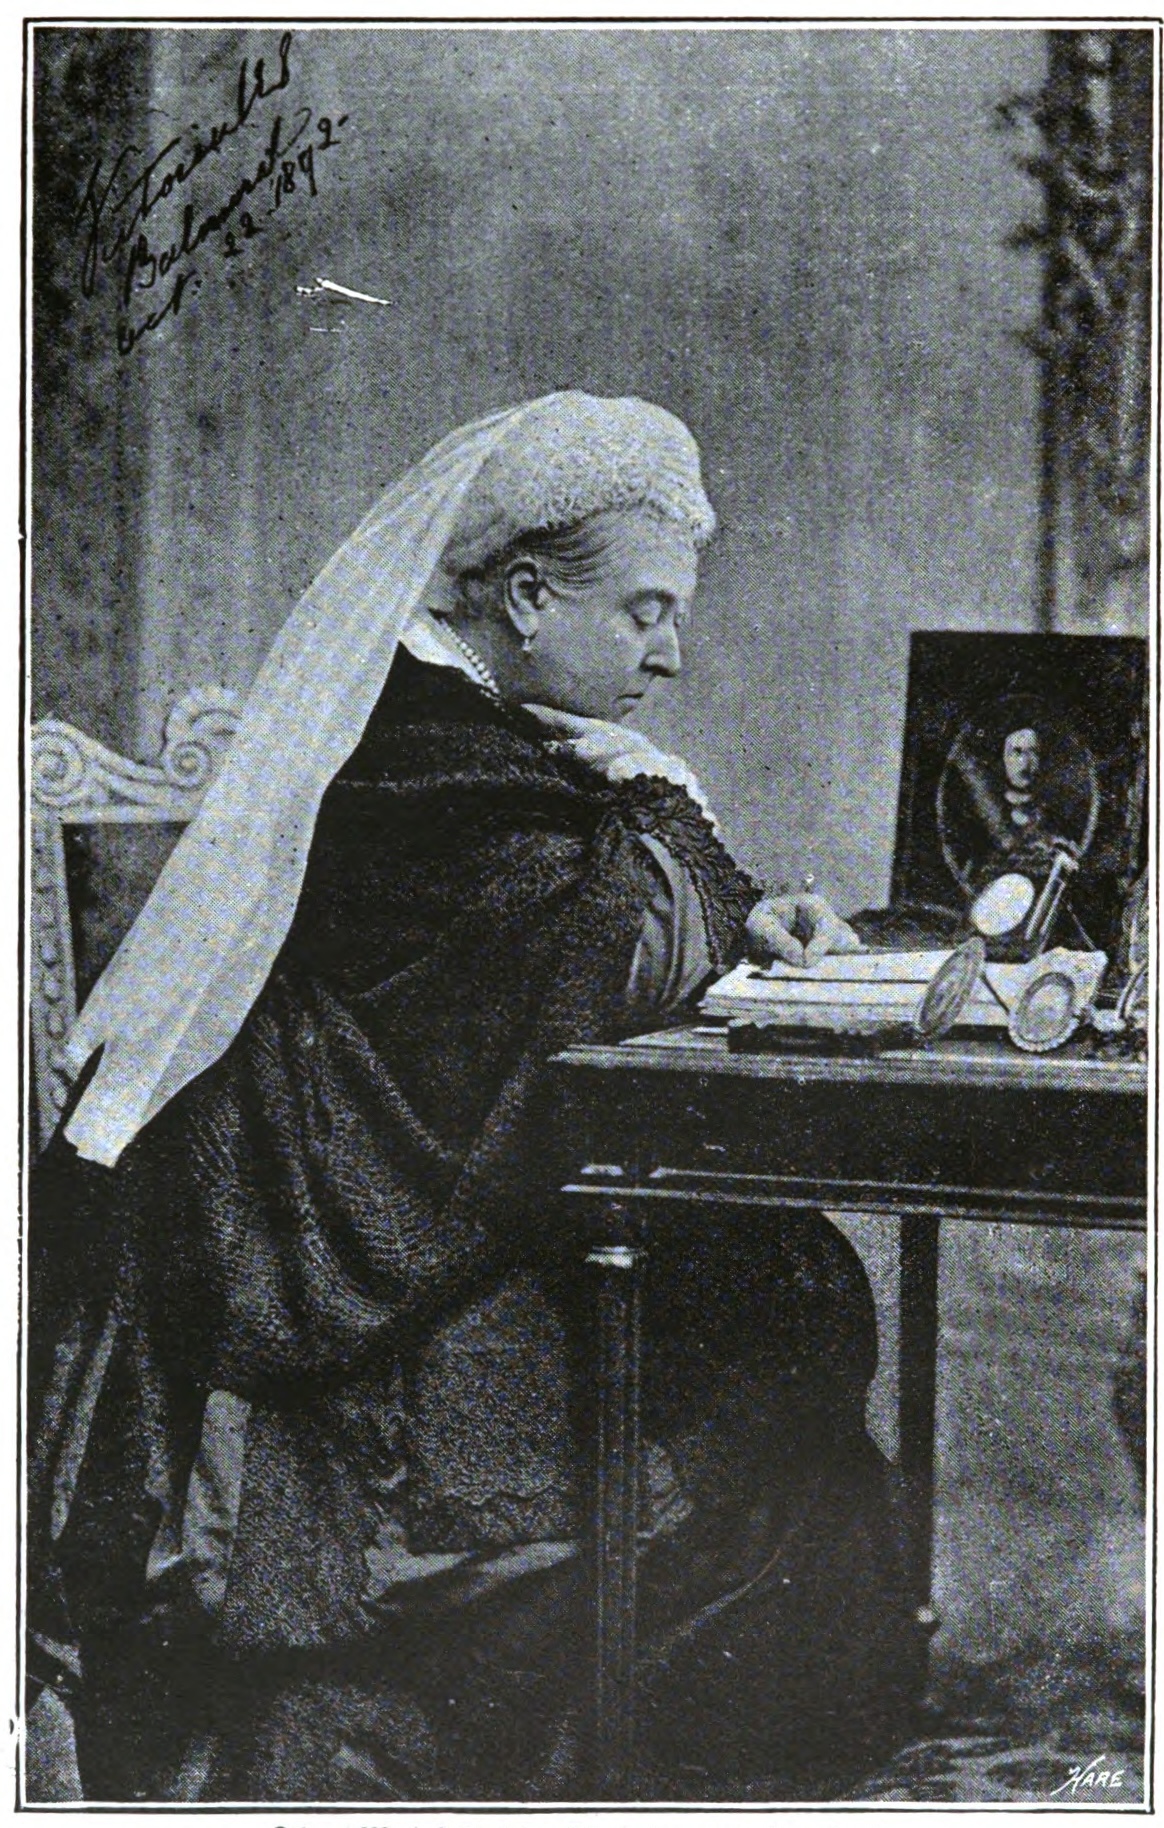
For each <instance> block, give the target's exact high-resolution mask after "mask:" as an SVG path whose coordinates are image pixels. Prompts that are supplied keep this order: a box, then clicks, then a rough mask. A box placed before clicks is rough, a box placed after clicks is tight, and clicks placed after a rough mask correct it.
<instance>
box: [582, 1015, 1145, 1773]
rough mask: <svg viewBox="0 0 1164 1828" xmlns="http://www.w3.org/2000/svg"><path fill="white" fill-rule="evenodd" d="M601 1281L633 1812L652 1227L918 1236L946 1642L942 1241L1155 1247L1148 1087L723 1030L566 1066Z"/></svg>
mask: <svg viewBox="0 0 1164 1828" xmlns="http://www.w3.org/2000/svg"><path fill="white" fill-rule="evenodd" d="M552 1064H553V1070H554V1072H555V1074H556V1076H557V1079H558V1083H559V1091H560V1093H561V1111H562V1118H561V1121H562V1122H563V1123H564V1124H565V1125H566V1126H567V1128H566V1135H567V1137H568V1139H569V1145H570V1152H571V1155H572V1156H573V1159H574V1160H575V1161H576V1162H577V1164H578V1167H577V1172H576V1175H575V1177H574V1178H573V1179H572V1180H571V1181H570V1182H569V1183H568V1185H567V1186H566V1187H565V1189H564V1194H565V1198H566V1200H567V1202H568V1203H569V1204H570V1205H571V1206H572V1207H573V1208H574V1209H576V1210H580V1211H581V1214H582V1217H583V1219H584V1222H585V1224H586V1229H587V1236H588V1238H589V1239H590V1240H591V1248H590V1252H589V1257H588V1259H587V1260H588V1262H589V1263H590V1264H591V1265H592V1266H593V1269H594V1270H595V1272H596V1273H597V1276H598V1281H599V1287H598V1315H599V1323H598V1359H599V1363H598V1372H599V1414H598V1424H599V1441H598V1501H597V1584H598V1621H597V1623H598V1714H597V1734H598V1744H597V1758H598V1765H599V1781H600V1783H601V1784H602V1786H603V1790H604V1793H605V1794H606V1795H607V1796H609V1797H617V1796H619V1795H625V1794H626V1790H625V1785H626V1783H627V1781H628V1773H629V1770H630V1757H631V1749H632V1742H633V1731H634V1632H635V1532H636V1527H637V1502H636V1500H637V1487H638V1453H639V1440H638V1383H639V1277H640V1273H641V1267H642V1259H643V1256H644V1249H645V1246H646V1245H647V1244H648V1243H649V1238H650V1233H651V1226H652V1222H655V1223H660V1222H662V1223H666V1221H667V1215H668V1211H671V1212H672V1213H673V1212H674V1211H675V1203H676V1202H678V1203H680V1205H681V1207H682V1208H683V1209H684V1210H687V1211H690V1210H691V1209H692V1208H696V1209H697V1208H698V1207H699V1205H700V1204H705V1205H712V1204H715V1205H720V1206H722V1205H723V1204H728V1205H738V1206H742V1207H744V1208H747V1209H748V1211H749V1213H750V1214H754V1217H755V1222H756V1225H757V1227H759V1226H760V1225H762V1224H763V1223H764V1221H765V1218H766V1219H767V1221H768V1222H769V1223H771V1224H773V1225H778V1224H779V1219H780V1213H781V1211H783V1210H789V1209H792V1210H796V1209H804V1208H806V1207H809V1208H823V1209H825V1210H832V1211H835V1212H856V1213H882V1214H897V1215H900V1217H901V1221H902V1225H901V1244H900V1294H901V1330H900V1361H899V1382H898V1403H899V1440H900V1454H901V1467H902V1472H903V1474H904V1476H905V1479H906V1482H907V1488H908V1490H909V1493H910V1498H911V1506H912V1549H911V1563H912V1565H911V1579H912V1590H913V1594H914V1598H915V1602H916V1608H917V1618H918V1622H919V1626H920V1627H921V1628H922V1629H923V1630H924V1629H925V1628H926V1627H927V1626H931V1625H932V1623H933V1614H932V1612H931V1611H930V1561H931V1554H932V1539H933V1490H934V1484H933V1476H934V1399H935V1384H936V1367H937V1329H938V1301H937V1291H938V1282H937V1275H938V1231H939V1225H940V1223H941V1221H942V1220H943V1219H945V1220H947V1221H948V1222H953V1223H961V1222H964V1221H973V1220H982V1219H992V1220H1003V1221H1006V1222H1008V1223H1013V1224H1026V1225H1052V1226H1075V1227H1101V1228H1107V1229H1117V1230H1128V1231H1140V1230H1143V1229H1144V1228H1145V1225H1146V1214H1147V1073H1146V1070H1145V1068H1144V1067H1142V1066H1139V1065H1136V1064H1132V1063H1127V1064H1125V1063H1122V1062H1111V1061H1099V1060H1087V1059H1083V1058H1079V1057H1071V1056H1070V1054H1069V1052H1068V1051H1066V1050H1065V1051H1064V1052H1062V1053H1059V1054H1055V1055H1050V1056H1035V1055H1029V1054H1022V1053H1019V1052H1018V1051H1017V1050H1016V1049H1014V1048H1012V1047H1010V1046H1009V1044H1008V1043H1006V1042H1003V1041H998V1040H992V1041H972V1042H966V1043H961V1042H959V1043H953V1042H945V1043H938V1044H936V1045H934V1046H931V1047H930V1048H927V1049H925V1050H918V1051H909V1052H905V1051H901V1052H891V1053H885V1054H882V1055H880V1056H878V1057H877V1058H874V1059H861V1060H858V1059H838V1058H819V1057H806V1056H803V1055H800V1056H797V1055H775V1054H733V1053H729V1051H728V1047H727V1036H726V1031H725V1030H723V1029H718V1030H717V1029H715V1028H698V1027H696V1028H683V1029H672V1030H669V1031H666V1032H664V1033H661V1034H657V1035H647V1036H640V1037H637V1038H636V1039H634V1040H632V1041H625V1042H623V1043H621V1044H620V1045H619V1046H614V1047H575V1048H570V1049H569V1050H568V1051H567V1052H565V1053H563V1054H560V1055H558V1056H557V1058H556V1059H555V1061H554V1062H553V1063H552Z"/></svg>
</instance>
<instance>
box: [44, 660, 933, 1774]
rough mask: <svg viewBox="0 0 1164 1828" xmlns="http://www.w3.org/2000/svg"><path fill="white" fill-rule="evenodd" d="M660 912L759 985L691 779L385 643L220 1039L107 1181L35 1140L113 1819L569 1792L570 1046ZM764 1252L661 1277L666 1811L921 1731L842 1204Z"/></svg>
mask: <svg viewBox="0 0 1164 1828" xmlns="http://www.w3.org/2000/svg"><path fill="white" fill-rule="evenodd" d="M668 895H670V897H671V899H672V901H674V900H675V898H676V896H678V899H679V900H683V899H684V897H685V898H686V902H687V904H688V906H689V907H694V908H695V909H696V910H697V915H696V918H697V921H698V923H701V928H702V930H701V933H700V935H699V941H700V943H701V944H702V946H703V948H704V949H705V954H706V963H707V965H708V967H709V969H710V970H713V971H720V970H723V969H726V968H727V967H728V966H729V965H730V964H732V963H733V962H735V960H736V959H737V958H738V956H739V954H740V949H741V935H742V928H743V922H744V919H745V916H746V914H747V911H748V909H749V908H750V906H751V905H752V903H753V902H754V901H755V899H756V896H757V890H756V888H755V885H754V884H753V883H751V882H750V881H749V880H748V879H747V878H746V877H745V876H744V875H743V874H742V873H741V872H740V871H739V870H738V869H737V867H736V866H735V864H734V863H733V862H732V860H731V859H730V857H729V856H728V855H727V853H726V851H725V850H724V849H723V847H722V845H721V844H720V843H719V841H718V839H717V838H716V837H715V836H714V835H713V832H712V829H711V827H710V826H709V825H708V823H707V822H706V820H705V819H704V818H703V816H702V815H701V813H700V812H699V810H698V809H697V808H696V807H695V805H694V804H693V802H692V801H691V800H690V799H689V798H688V797H687V795H686V794H685V793H684V792H683V791H682V790H681V789H679V788H676V787H673V786H671V785H670V784H669V783H665V782H662V781H658V780H654V779H637V780H634V781H630V782H626V783H621V784H618V785H612V784H610V783H608V782H606V781H605V780H602V779H600V778H599V777H598V776H597V775H596V774H595V773H593V772H592V771H591V770H588V769H586V768H584V767H583V766H582V765H581V764H579V763H578V762H576V761H575V760H573V759H572V758H571V757H569V756H563V755H559V754H557V753H556V752H555V751H554V749H553V747H552V746H551V745H550V744H548V743H547V742H546V740H545V737H544V733H543V732H542V731H541V729H540V727H539V726H538V725H536V724H535V723H534V722H533V721H532V720H531V719H530V718H529V717H528V716H527V715H526V714H525V713H522V712H519V711H514V710H511V709H508V708H505V707H502V706H500V705H499V704H497V703H496V702H495V701H493V700H492V699H491V698H490V697H489V696H488V695H486V694H485V693H483V692H482V691H481V690H480V689H478V688H477V687H476V686H475V685H474V684H472V683H471V682H470V681H468V680H467V679H465V678H463V677H462V676H461V675H460V674H458V673H455V672H453V671H452V670H450V669H445V668H434V667H429V666H424V665H422V664H420V663H419V662H418V661H416V660H414V659H412V658H411V656H409V655H408V654H407V653H405V652H403V651H402V652H400V653H399V654H398V656H397V659H396V661H395V663H394V665H393V668H392V672H391V675H390V678H389V681H388V684H387V686H386V687H385V690H384V693H383V695H382V697H381V700H380V703H379V705H378V707H377V709H376V711H375V713H374V714H373V717H372V719H371V720H370V722H369V725H368V728H367V731H366V733H365V735H364V737H363V739H362V740H361V743H360V745H359V747H358V749H357V750H356V751H355V753H354V755H353V756H352V758H351V760H350V761H349V763H348V764H347V765H346V766H345V768H344V769H343V771H342V772H341V774H340V775H339V777H338V778H337V779H336V781H335V782H334V783H333V784H332V786H331V788H330V789H329V791H328V793H327V795H326V798H325V801H324V804H323V808H322V811H321V814H320V818H319V821H318V826H317V830H316V835H315V840H314V844H313V848H312V853H311V857H310V862H309V865H308V871H307V877H306V881H305V885H304V889H303V893H302V896H301V900H300V904H299V907H298V911H297V914H296V918H295V921H294V924H293V926H292V929H291V932H290V934H289V936H288V938H287V941H286V943H285V945H284V947H283V950H282V952H281V954H280V957H279V959H278V961H277V963H276V966H275V968H274V970H273V972H272V975H271V977H270V979H269V981H268V984H267V986H266V988H265V989H264V991H263V993H262V995H261V996H260V998H259V999H258V1001H257V1003H256V1004H255V1007H254V1009H253V1010H252V1012H251V1014H250V1016H249V1017H248V1019H247V1021H246V1023H245V1024H244V1026H243V1028H242V1030H241V1031H240V1033H239V1035H238V1037H237V1038H236V1040H235V1041H234V1043H233V1044H232V1046H231V1047H230V1049H229V1051H228V1052H227V1053H226V1054H225V1055H224V1056H223V1058H222V1059H221V1060H220V1061H219V1062H218V1063H217V1064H216V1065H215V1066H213V1067H211V1068H210V1069H209V1070H208V1071H206V1072H205V1073H203V1074H202V1075H201V1076H200V1077H199V1078H198V1079H196V1080H195V1081H194V1082H193V1083H192V1084H191V1085H190V1086H188V1087H187V1089H186V1090H185V1091H184V1092H183V1093H181V1094H180V1095H179V1096H178V1097H177V1098H175V1099H174V1100H173V1101H172V1103H171V1104H170V1105H168V1106H167V1107H166V1109H165V1110H164V1111H163V1112H161V1114H160V1115H159V1116H157V1117H156V1118H155V1119H154V1120H153V1121H152V1122H151V1123H150V1124H149V1125H148V1126H147V1127H146V1129H145V1130H144V1131H143V1132H142V1134H141V1135H140V1136H139V1137H138V1139H137V1140H136V1141H135V1142H134V1143H133V1144H132V1145H131V1146H130V1148H129V1149H128V1150H127V1151H126V1153H125V1154H124V1156H123V1157H122V1159H121V1162H120V1163H119V1165H118V1166H117V1168H115V1169H113V1170H107V1169H103V1168H100V1167H96V1166H93V1165H92V1164H87V1163H83V1162H80V1161H78V1160H77V1158H76V1157H75V1155H74V1154H73V1151H72V1150H71V1149H70V1148H69V1147H68V1146H67V1145H66V1144H64V1143H63V1142H61V1141H60V1140H58V1141H57V1142H55V1143H54V1144H53V1145H52V1147H51V1148H50V1150H49V1151H48V1153H47V1156H46V1159H45V1165H44V1169H43V1172H42V1174H41V1175H40V1177H39V1184H38V1186H37V1188H36V1190H35V1195H34V1210H33V1220H32V1231H31V1257H32V1301H33V1311H32V1374H31V1375H32V1385H33V1399H34V1406H33V1421H32V1428H33V1449H32V1461H31V1489H32V1498H31V1501H30V1502H31V1512H30V1520H29V1543H30V1561H31V1600H30V1624H31V1637H32V1642H31V1646H30V1666H31V1668H32V1671H33V1675H34V1678H35V1679H37V1680H41V1681H48V1682H54V1683H56V1684H57V1686H58V1689H59V1691H60V1692H61V1693H62V1694H64V1696H65V1697H66V1699H67V1702H68V1705H69V1708H70V1710H71V1712H72V1715H73V1718H74V1721H75V1724H76V1739H77V1750H78V1761H79V1768H80V1771H81V1775H82V1781H83V1784H84V1788H85V1793H86V1796H87V1797H90V1798H93V1799H100V1800H110V1801H130V1800H134V1799H149V1800H164V1799H170V1800H184V1801H202V1802H210V1801H255V1800H266V1801H309V1800H316V1801H340V1800H353V1801H365V1800H366V1801H393V1800H428V1801H437V1800H452V1799H458V1800H484V1799H506V1800H535V1799H547V1800H548V1799H557V1798H571V1797H573V1798H577V1797H585V1796H586V1794H587V1787H586V1786H587V1784H588V1782H589V1781H590V1779H589V1776H588V1774H587V1769H586V1764H585V1757H584V1748H585V1744H586V1736H587V1731H588V1725H589V1720H588V1708H589V1688H590V1670H591V1643H592V1620H591V1612H590V1603H591V1602H590V1589H589V1585H588V1580H587V1570H586V1564H585V1558H584V1554H583V1552H582V1547H583V1546H584V1518H585V1508H586V1476H587V1467H588V1458H587V1456H588V1436H587V1429H586V1421H587V1412H588V1403H587V1372H586V1351H585V1348H586V1336H587V1335H586V1329H587V1321H588V1315H587V1313H586V1310H585V1308H584V1307H583V1306H582V1305H581V1296H580V1294H579V1291H578V1286H577V1285H578V1275H577V1255H578V1253H577V1247H576V1245H572V1244H571V1241H570V1238H569V1235H568V1231H567V1228H566V1226H565V1225H564V1224H559V1223H557V1222H556V1220H555V1204H554V1189H555V1187H556V1186H557V1185H560V1184H561V1180H562V1178H563V1175H564V1173H565V1171H566V1169H567V1168H568V1167H569V1166H571V1165H572V1164H568V1163H566V1162H563V1161H561V1160H559V1159H558V1157H557V1155H556V1153H555V1135H556V1132H555V1126H554V1124H553V1112H552V1109H551V1106H550V1103H549V1093H548V1090H547V1086H546V1083H545V1076H544V1073H543V1063H544V1062H545V1060H546V1059H547V1057H548V1056H549V1055H550V1054H552V1053H553V1052H554V1051H556V1050H557V1049H559V1048H560V1047H562V1046H564V1045H566V1044H568V1043H572V1042H577V1041H582V1040H588V1039H610V1038H615V1037H617V1036H619V1035H620V1034H625V1033H626V1032H628V1031H629V1030H631V1029H633V1028H634V1027H635V1026H636V1025H637V1026H639V1027H642V1026H645V1025H650V1024H651V1023H652V1022H653V1023H657V1021H658V1007H657V1005H658V1003H659V1000H660V992H659V990H658V983H659V981H661V980H660V972H659V970H658V969H656V970H655V972H654V978H655V990H654V992H653V993H651V994H652V995H653V998H654V1003H655V1005H656V1006H655V1007H652V1008H650V1009H649V1010H645V1009H644V1004H643V993H642V987H641V980H642V977H643V968H642V967H643V961H642V956H641V954H642V941H643V936H644V933H645V932H646V931H647V927H648V924H649V920H650V919H656V920H657V918H658V910H659V903H660V897H661V896H662V898H663V900H664V901H666V899H667V896H668ZM696 950H698V948H696ZM646 975H647V976H648V977H650V975H651V973H650V971H649V970H648V971H647V974H646ZM670 975H671V977H672V979H673V978H674V976H675V973H674V971H673V970H672V971H671V973H670ZM667 976H668V968H664V969H663V970H662V978H663V979H666V978H667ZM688 976H690V973H689V972H688ZM636 981H637V983H638V987H637V988H636ZM663 1000H664V1001H665V1000H666V999H665V996H664V997H663ZM649 1001H650V997H648V1002H649ZM739 1224H740V1221H739V1219H738V1218H737V1219H734V1220H733V1218H732V1217H731V1215H729V1214H723V1215H720V1214H716V1213H715V1212H711V1213H708V1214H703V1215H701V1216H700V1218H699V1220H698V1222H694V1221H691V1220H690V1219H688V1220H683V1219H682V1218H681V1217H680V1216H679V1215H677V1216H676V1220H675V1223H674V1224H673V1225H671V1224H669V1225H667V1226H664V1227H660V1237H661V1240H662V1241H661V1242H660V1243H659V1245H658V1247H657V1248H655V1249H653V1252H652V1260H651V1266H650V1276H649V1287H648V1293H647V1316H646V1318H647V1329H646V1330H647V1339H648V1354H647V1361H646V1393H645V1417H644V1420H645V1434H646V1439H647V1448H646V1474H647V1476H646V1480H645V1488H646V1489H645V1490H644V1492H643V1498H642V1544H643V1547H642V1562H641V1606H640V1642H641V1645H642V1660H643V1688H642V1703H641V1718H642V1729H641V1734H640V1739H641V1751H640V1764H641V1769H640V1773H639V1776H638V1777H637V1779H636V1781H635V1793H636V1794H638V1795H640V1796H643V1797H658V1798H683V1797H695V1798H697V1797H713V1796H718V1797H732V1796H741V1797H742V1796H752V1797H757V1798H763V1797H768V1796H772V1797H781V1796H784V1797H789V1796H792V1797H798V1796H799V1797H806V1796H814V1795H819V1794H828V1793H832V1792H836V1791H837V1790H839V1789H842V1788H843V1786H844V1783H845V1781H846V1779H847V1777H849V1776H851V1775H852V1774H855V1773H856V1772H857V1771H859V1770H860V1769H861V1768H862V1767H863V1766H865V1765H867V1764H868V1763H869V1762H870V1761H872V1760H875V1759H877V1758H878V1757H880V1756H882V1755H883V1754H884V1753H885V1752H886V1751H887V1750H888V1749H889V1748H890V1747H891V1746H892V1745H893V1744H894V1743H895V1736H898V1737H899V1736H900V1734H901V1731H902V1728H903V1721H904V1719H905V1711H906V1710H905V1689H906V1687H907V1686H908V1681H907V1672H908V1670H909V1668H910V1667H911V1658H910V1646H909V1641H908V1633H907V1627H906V1608H905V1601H904V1597H903V1591H902V1583H901V1578H900V1567H901V1556H900V1551H899V1544H898V1536H897V1528H896V1523H895V1514H896V1513H895V1506H894V1501H893V1491H892V1483H891V1475H890V1472H889V1469H888V1467H887V1466H886V1464H885V1462H884V1461H883V1460H882V1459H881V1457H880V1455H879V1454H878V1453H877V1451H876V1449H875V1448H874V1447H873V1445H872V1443H871V1442H870V1440H869V1439H868V1436H867V1435H866V1432H865V1427H864V1400H865V1394H866V1390H867V1387H868V1384H869V1380H870V1378H871V1377H872V1375H873V1371H874V1368H875V1361H876V1332H875V1325H874V1313H873V1305H872V1299H871V1295H870V1291H869V1287H868V1284H867V1281H866V1279H865V1276H864V1272H863V1270H862V1268H861V1265H860V1263H859V1260H858V1259H857V1257H856V1255H855V1253H854V1252H853V1250H852V1248H851V1247H850V1246H849V1244H848V1243H847V1242H846V1241H845V1240H844V1238H843V1237H842V1236H841V1234H840V1233H839V1232H838V1231H836V1230H835V1229H834V1228H833V1227H832V1226H831V1225H829V1224H828V1223H827V1221H825V1220H824V1219H823V1218H821V1217H818V1216H814V1215H797V1216H793V1215H789V1217H788V1219H787V1223H786V1224H785V1225H784V1226H783V1227H782V1229H781V1232H780V1234H779V1238H778V1239H774V1238H773V1235H772V1233H771V1232H769V1233H768V1234H767V1237H766V1241H765V1245H764V1247H763V1249H762V1250H761V1249H760V1248H759V1247H758V1246H757V1243H756V1240H755V1239H754V1238H753V1237H751V1236H749V1235H747V1232H746V1228H745V1230H744V1232H743V1233H742V1234H741V1233H740V1232H738V1231H737V1230H735V1229H733V1227H735V1226H738V1225H739Z"/></svg>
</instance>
